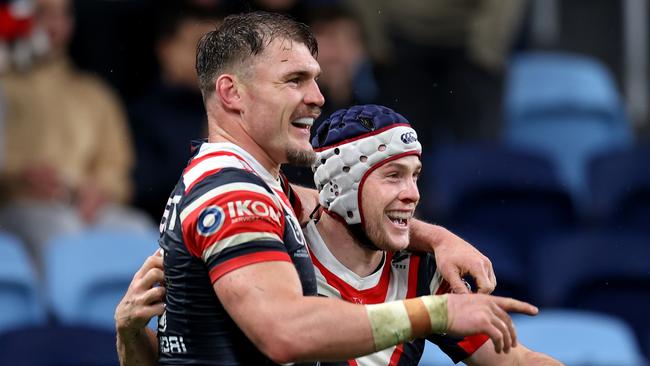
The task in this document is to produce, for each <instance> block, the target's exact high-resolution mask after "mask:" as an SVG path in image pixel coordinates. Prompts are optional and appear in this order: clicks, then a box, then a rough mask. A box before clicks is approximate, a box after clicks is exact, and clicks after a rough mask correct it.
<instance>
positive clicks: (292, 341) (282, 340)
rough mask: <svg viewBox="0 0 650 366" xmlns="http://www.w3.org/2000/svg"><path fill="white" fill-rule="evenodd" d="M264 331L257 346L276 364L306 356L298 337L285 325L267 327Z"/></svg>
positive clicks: (301, 358)
mask: <svg viewBox="0 0 650 366" xmlns="http://www.w3.org/2000/svg"><path fill="white" fill-rule="evenodd" d="M265 333H266V334H265V335H264V336H263V337H262V338H263V339H260V342H259V343H258V344H257V347H258V348H259V349H260V351H261V352H262V353H264V355H266V357H268V358H270V359H271V360H272V361H273V362H275V363H277V364H286V363H291V362H298V361H301V360H303V359H304V357H305V356H306V355H305V354H304V353H305V352H304V350H303V349H302V348H301V343H302V342H300V337H299V336H295V333H293V332H291V331H290V330H289V329H287V327H286V326H282V325H279V326H274V327H269V328H268V331H267V332H265ZM292 335H293V336H292Z"/></svg>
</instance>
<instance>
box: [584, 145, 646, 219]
mask: <svg viewBox="0 0 650 366" xmlns="http://www.w3.org/2000/svg"><path fill="white" fill-rule="evenodd" d="M648 162H650V146H637V147H634V148H628V149H616V150H612V151H606V152H603V153H601V154H598V155H597V156H594V157H593V158H592V159H591V161H590V162H589V169H588V172H589V185H590V188H591V202H592V212H593V214H594V217H595V218H596V219H599V220H600V222H601V223H607V224H610V225H616V226H625V227H632V228H638V229H650V165H649V164H648Z"/></svg>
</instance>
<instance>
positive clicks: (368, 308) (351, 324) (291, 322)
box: [214, 262, 447, 363]
mask: <svg viewBox="0 0 650 366" xmlns="http://www.w3.org/2000/svg"><path fill="white" fill-rule="evenodd" d="M277 278H283V279H284V280H283V281H281V282H278V280H277ZM251 284H255V285H251ZM214 287H215V291H216V293H217V296H218V297H219V299H220V300H221V301H222V303H223V305H224V307H225V308H226V310H227V311H228V314H229V315H230V316H231V317H232V318H233V320H234V321H235V323H237V325H238V326H239V328H240V329H241V330H242V331H243V332H244V334H246V336H247V337H248V338H249V339H250V340H251V341H252V342H253V343H254V344H255V346H257V348H258V349H259V350H260V351H262V353H264V354H265V355H267V356H268V357H269V358H271V359H272V360H273V361H274V362H276V363H288V362H299V361H307V360H311V361H313V360H322V361H327V360H346V359H351V358H355V357H358V356H360V355H365V354H369V353H373V352H375V351H377V350H381V349H384V348H387V347H389V346H392V345H395V344H399V343H403V342H405V341H408V340H411V339H414V338H418V337H422V336H425V335H428V334H430V333H431V331H432V329H436V330H438V332H444V331H445V330H446V326H447V318H446V312H447V303H446V297H438V300H439V301H438V302H437V303H435V304H433V305H432V303H434V301H431V299H426V300H422V299H421V298H416V299H408V300H404V301H398V302H392V303H386V304H377V305H359V304H353V303H348V302H344V301H341V300H338V299H332V298H325V297H316V296H307V297H305V296H303V295H302V291H300V290H299V289H300V282H299V280H298V278H297V275H296V273H295V268H294V267H293V265H292V264H291V263H287V262H262V263H256V264H252V265H249V266H246V267H242V268H240V269H237V270H235V271H232V272H230V273H228V274H226V275H224V276H223V277H221V279H219V280H218V281H217V282H216V283H215V284H214ZM443 299H444V301H443ZM396 305H397V306H396ZM440 310H442V312H443V313H444V314H442V315H444V316H440V312H441V311H440ZM433 320H435V321H437V322H438V323H437V324H434V323H433ZM440 324H442V325H440ZM391 337H392V338H391ZM296 339H298V340H300V341H299V342H296Z"/></svg>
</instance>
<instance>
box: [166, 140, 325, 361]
mask: <svg viewBox="0 0 650 366" xmlns="http://www.w3.org/2000/svg"><path fill="white" fill-rule="evenodd" d="M283 188H285V189H289V188H288V185H287V186H286V187H283V184H282V182H281V181H279V180H276V179H275V178H274V177H273V176H272V175H271V174H270V173H269V172H268V171H267V170H265V169H264V168H263V167H262V166H261V165H260V164H259V162H257V161H256V160H255V159H254V158H253V157H252V156H251V155H250V154H248V153H247V152H246V151H244V150H243V149H241V148H240V147H238V146H236V145H234V144H230V143H204V144H202V145H201V146H200V147H199V148H198V149H197V150H196V152H195V155H194V156H193V157H192V159H191V160H190V162H189V164H188V166H187V168H186V169H185V170H184V172H183V175H182V178H181V179H180V181H179V183H178V184H177V186H176V188H175V189H174V192H173V193H172V195H171V197H170V199H169V201H168V204H167V207H166V210H165V215H164V216H163V219H162V222H161V224H160V229H161V237H160V246H161V247H162V249H163V250H164V268H165V281H166V287H167V294H166V297H165V303H166V310H165V313H164V314H163V315H162V316H161V317H160V319H159V322H158V341H159V351H160V352H159V363H160V364H161V365H170V364H174V365H179V364H183V365H185V364H201V365H267V364H273V362H272V361H271V360H269V359H268V358H267V357H266V356H264V355H263V354H262V353H261V352H260V351H259V350H258V349H257V348H256V347H255V346H254V345H253V343H252V342H250V341H249V340H248V338H247V337H246V336H245V335H244V334H243V333H242V331H241V330H240V329H239V327H237V325H236V324H235V322H234V321H233V320H232V319H231V318H230V316H229V315H228V313H227V312H226V310H225V309H224V307H223V305H222V304H221V303H220V301H219V299H218V297H217V296H216V294H215V292H214V289H213V283H214V282H216V281H217V280H219V278H220V277H221V276H223V275H225V274H227V273H228V272H230V271H233V270H236V269H238V268H241V267H244V266H246V265H249V264H253V263H259V262H265V261H287V262H292V263H293V264H294V265H295V267H296V270H297V271H298V275H299V276H300V281H301V283H302V288H303V293H304V295H316V279H315V275H314V268H313V265H312V262H311V259H310V257H309V253H308V251H307V248H306V247H305V241H304V237H303V235H302V232H301V230H300V225H299V223H298V220H297V218H296V215H295V213H294V211H293V208H292V204H291V202H290V199H289V197H288V195H287V193H285V192H284V191H283ZM294 198H295V197H294ZM296 199H297V198H296Z"/></svg>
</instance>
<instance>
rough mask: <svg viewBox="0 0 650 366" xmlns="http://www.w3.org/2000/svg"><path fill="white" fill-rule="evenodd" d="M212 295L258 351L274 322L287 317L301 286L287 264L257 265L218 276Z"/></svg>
mask: <svg viewBox="0 0 650 366" xmlns="http://www.w3.org/2000/svg"><path fill="white" fill-rule="evenodd" d="M213 286H214V291H215V293H216V294H217V297H218V298H219V301H220V302H221V304H223V306H224V308H225V309H226V311H227V312H228V314H229V315H230V316H231V317H232V318H233V320H234V321H235V323H237V326H238V327H239V328H240V329H241V330H242V331H243V332H244V334H246V336H247V337H248V338H249V339H250V340H251V341H252V342H253V343H254V344H255V345H256V346H258V348H261V349H262V348H263V346H264V345H265V344H266V342H267V340H268V337H269V336H272V335H273V333H274V328H275V325H276V324H277V322H281V321H282V319H283V318H285V317H286V316H287V314H291V312H292V311H291V302H292V301H296V300H299V299H300V298H301V297H302V296H303V295H302V286H301V284H300V279H299V277H298V273H297V272H296V269H295V267H294V266H293V264H292V263H291V262H283V261H270V262H259V263H255V264H251V265H247V266H245V267H241V268H238V269H236V270H234V271H231V272H228V273H226V274H225V275H223V276H221V277H220V278H219V279H218V280H217V281H216V282H215V283H214V285H213Z"/></svg>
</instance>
